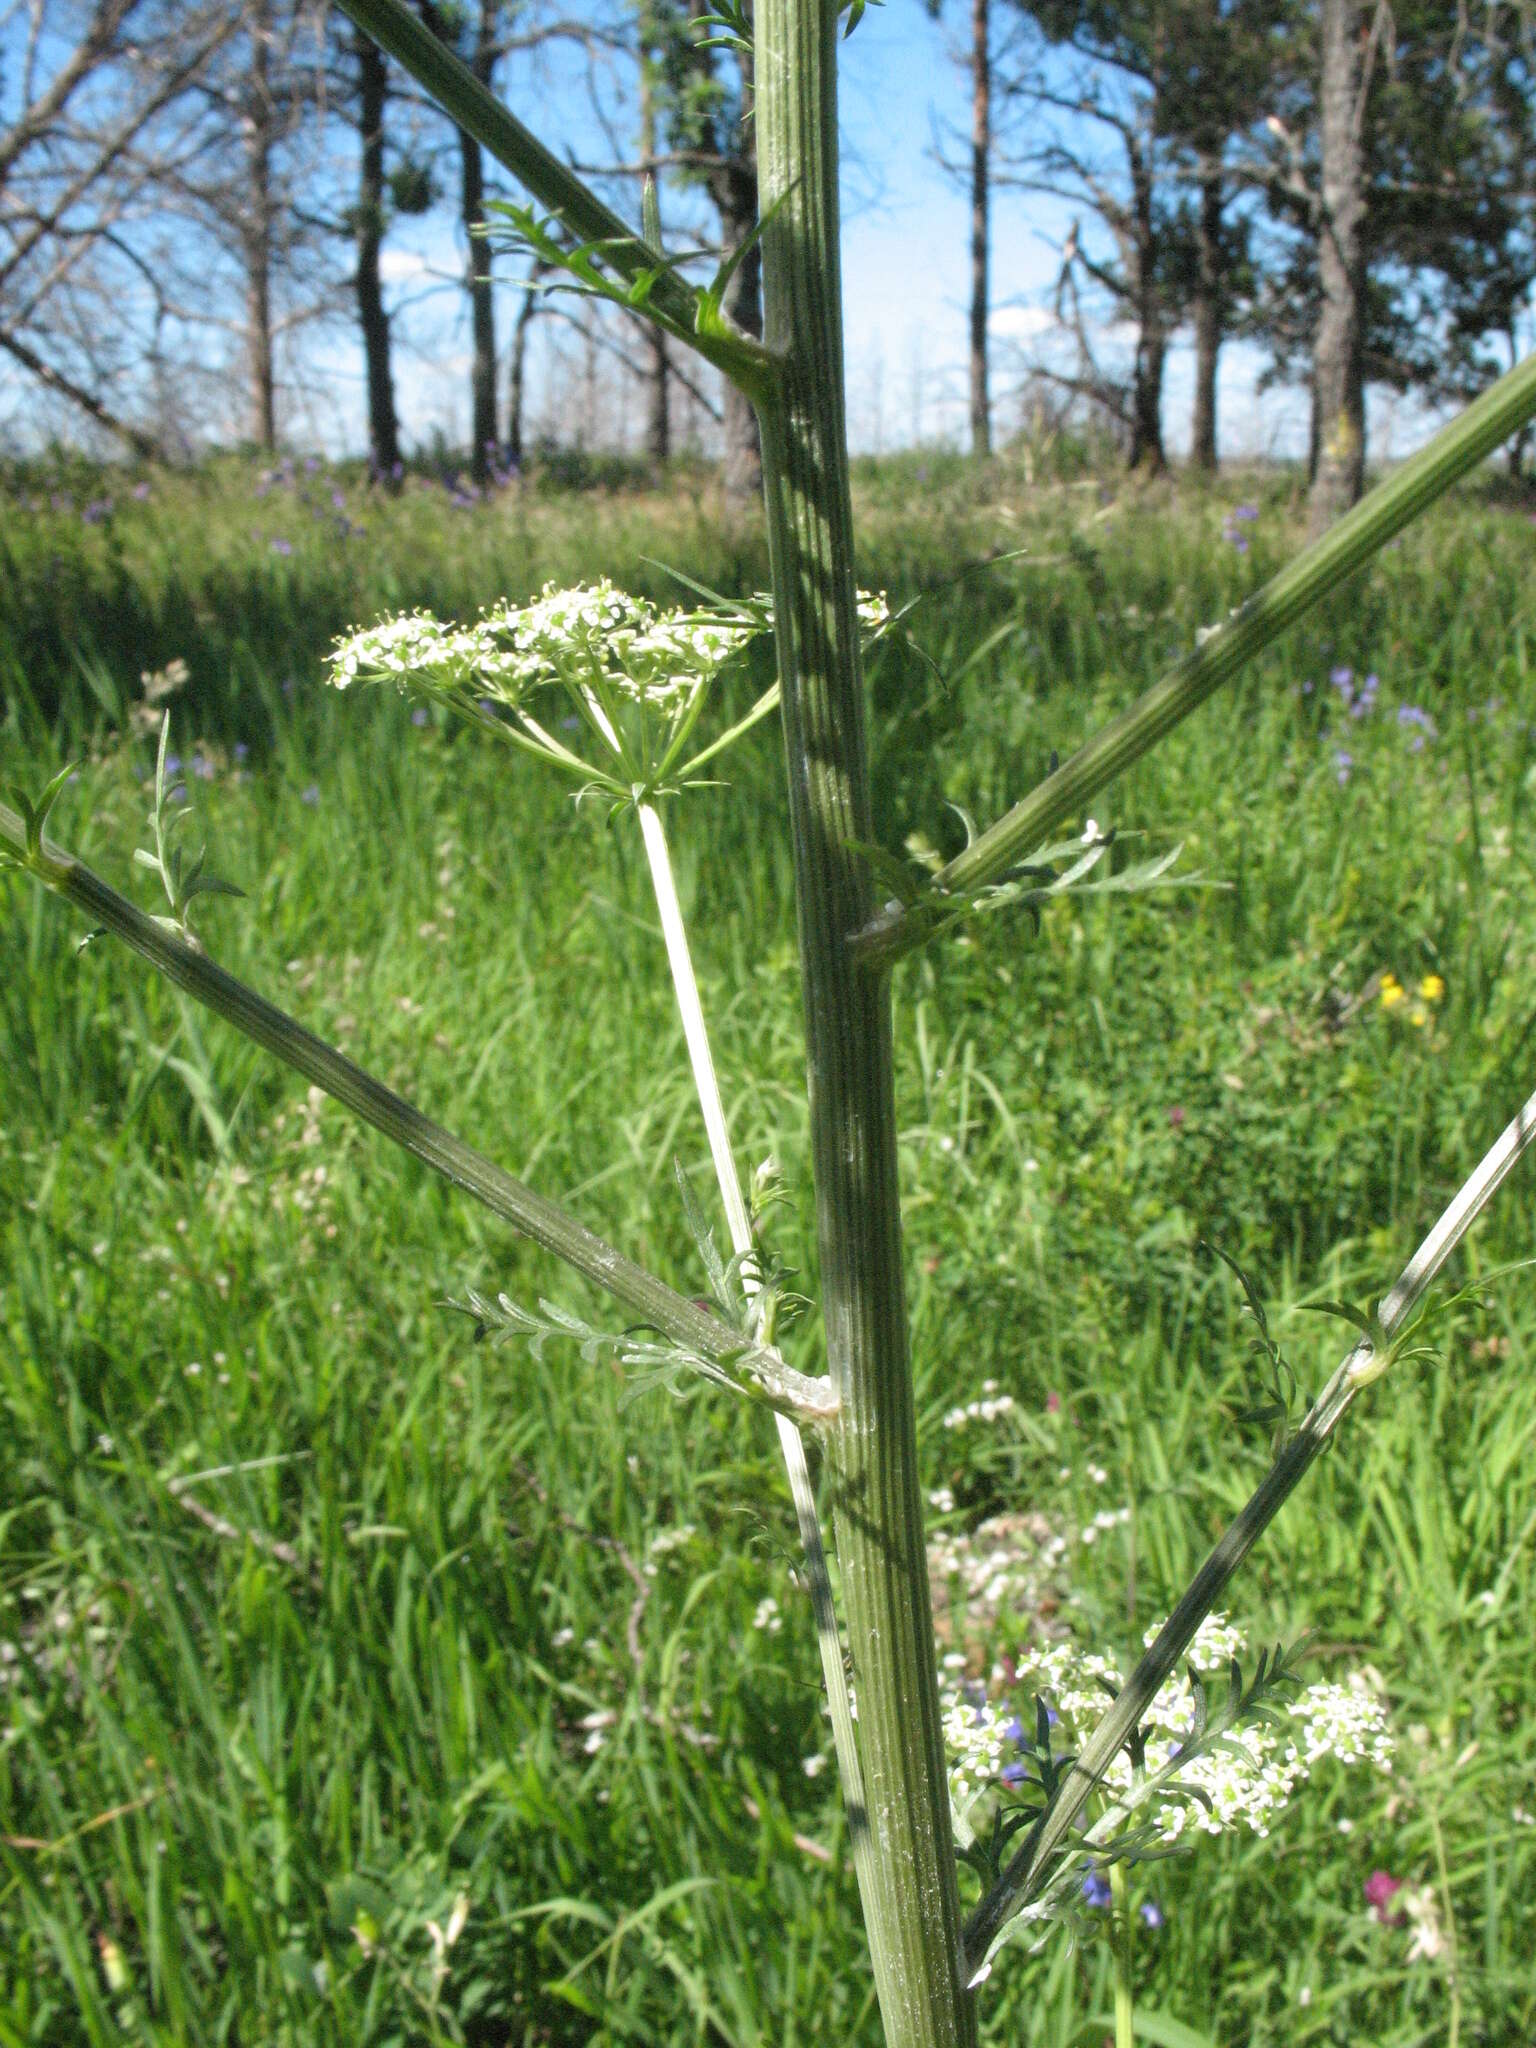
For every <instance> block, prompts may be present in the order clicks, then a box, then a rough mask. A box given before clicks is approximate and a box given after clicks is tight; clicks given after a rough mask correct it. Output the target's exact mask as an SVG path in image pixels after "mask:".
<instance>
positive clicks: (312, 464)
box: [304, 455, 320, 476]
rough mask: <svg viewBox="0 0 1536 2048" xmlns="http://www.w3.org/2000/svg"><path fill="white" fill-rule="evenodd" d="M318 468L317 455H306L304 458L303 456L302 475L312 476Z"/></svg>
mask: <svg viewBox="0 0 1536 2048" xmlns="http://www.w3.org/2000/svg"><path fill="white" fill-rule="evenodd" d="M319 467H320V458H319V456H318V455H306V456H305V458H304V474H305V475H306V476H313V475H314V473H315V471H316V470H317V469H318V468H319Z"/></svg>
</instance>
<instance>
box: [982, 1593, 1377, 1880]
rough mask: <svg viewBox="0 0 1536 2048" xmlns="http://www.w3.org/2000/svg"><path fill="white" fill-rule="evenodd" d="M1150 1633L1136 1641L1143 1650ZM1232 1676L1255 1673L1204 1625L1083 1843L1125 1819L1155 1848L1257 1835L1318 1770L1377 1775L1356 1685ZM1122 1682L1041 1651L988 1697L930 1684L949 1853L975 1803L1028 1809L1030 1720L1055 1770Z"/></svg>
mask: <svg viewBox="0 0 1536 2048" xmlns="http://www.w3.org/2000/svg"><path fill="white" fill-rule="evenodd" d="M1155 1633H1156V1631H1155V1630H1149V1631H1148V1633H1147V1641H1148V1642H1149V1643H1150V1642H1151V1640H1152V1638H1153V1636H1154V1635H1155ZM947 1661H948V1660H946V1662H947ZM1234 1664H1236V1665H1237V1666H1238V1667H1239V1668H1242V1667H1245V1666H1246V1667H1248V1669H1249V1670H1250V1672H1251V1673H1254V1674H1256V1673H1257V1668H1258V1667H1257V1665H1256V1663H1255V1661H1254V1660H1253V1659H1252V1658H1251V1656H1250V1654H1249V1649H1248V1644H1247V1640H1246V1638H1245V1637H1244V1635H1243V1633H1242V1631H1241V1630H1240V1629H1239V1628H1237V1627H1235V1626H1234V1625H1233V1624H1232V1623H1231V1622H1229V1621H1228V1620H1227V1618H1226V1617H1225V1616H1224V1615H1220V1614H1215V1615H1212V1616H1210V1617H1209V1619H1208V1620H1207V1621H1206V1622H1205V1623H1204V1624H1203V1626H1202V1627H1201V1629H1200V1631H1199V1633H1198V1634H1197V1635H1196V1637H1195V1640H1194V1641H1193V1643H1191V1645H1190V1647H1189V1652H1188V1656H1187V1659H1186V1665H1185V1669H1184V1671H1183V1672H1181V1673H1180V1674H1178V1675H1177V1676H1174V1677H1171V1678H1169V1680H1168V1681H1167V1683H1166V1684H1165V1685H1164V1686H1163V1687H1162V1689H1161V1691H1159V1693H1158V1694H1157V1696H1156V1698H1155V1699H1154V1700H1153V1702H1152V1705H1151V1707H1150V1708H1149V1710H1148V1712H1147V1714H1146V1716H1145V1718H1144V1719H1143V1721H1142V1724H1141V1727H1140V1729H1139V1730H1138V1734H1137V1739H1136V1742H1135V1744H1134V1745H1128V1746H1127V1748H1126V1749H1125V1750H1122V1751H1121V1752H1120V1754H1119V1755H1118V1756H1116V1757H1115V1759H1114V1760H1113V1762H1112V1763H1111V1764H1110V1765H1109V1767H1108V1769H1107V1771H1106V1772H1105V1774H1104V1778H1103V1780H1102V1785H1101V1788H1100V1790H1099V1791H1097V1792H1096V1793H1095V1794H1094V1795H1093V1796H1092V1797H1091V1798H1090V1800H1089V1803H1088V1806H1087V1808H1086V1810H1085V1826H1086V1828H1087V1831H1088V1839H1089V1841H1090V1842H1102V1841H1104V1840H1106V1839H1111V1838H1113V1837H1114V1836H1115V1835H1117V1834H1119V1833H1120V1832H1121V1831H1122V1830H1123V1829H1124V1828H1125V1826H1126V1825H1127V1824H1128V1823H1130V1822H1131V1817H1132V1816H1133V1815H1134V1816H1135V1821H1134V1825H1135V1826H1138V1827H1143V1826H1145V1827H1150V1829H1151V1832H1152V1834H1153V1836H1154V1837H1155V1838H1156V1840H1157V1841H1158V1842H1159V1843H1160V1844H1161V1845H1163V1846H1164V1847H1165V1848H1166V1847H1169V1846H1172V1845H1175V1844H1187V1843H1189V1842H1191V1841H1193V1840H1194V1839H1195V1838H1196V1837H1197V1836H1198V1835H1200V1834H1211V1835H1215V1834H1221V1833H1224V1832H1225V1831H1226V1830H1228V1829H1231V1828H1237V1827H1245V1828H1247V1829H1249V1830H1250V1831H1251V1832H1252V1833H1254V1834H1257V1835H1267V1834H1268V1833H1269V1830H1270V1827H1271V1825H1272V1824H1273V1822H1274V1821H1275V1820H1276V1819H1277V1818H1278V1816H1279V1814H1280V1812H1281V1811H1282V1809H1283V1808H1284V1807H1285V1805H1286V1803H1287V1802H1288V1801H1289V1800H1290V1798H1291V1797H1292V1795H1293V1794H1294V1792H1295V1791H1296V1789H1297V1787H1298V1786H1299V1785H1300V1784H1302V1783H1303V1781H1304V1780H1305V1779H1306V1778H1307V1777H1308V1776H1309V1775H1310V1774H1311V1772H1312V1771H1313V1770H1314V1769H1315V1768H1316V1766H1317V1765H1319V1764H1320V1763H1322V1762H1324V1761H1325V1760H1326V1759H1328V1758H1332V1759H1333V1760H1334V1761H1335V1762H1336V1763H1340V1764H1346V1765H1347V1764H1362V1763H1363V1764H1369V1765H1372V1766H1373V1767H1375V1768H1376V1769H1378V1770H1385V1769H1387V1768H1388V1767H1389V1766H1390V1763H1391V1760H1392V1756H1393V1751H1394V1744H1393V1740H1392V1736H1391V1734H1390V1732H1389V1730H1388V1728H1387V1723H1386V1715H1385V1711H1384V1709H1383V1706H1382V1703H1381V1701H1380V1700H1379V1699H1378V1698H1377V1696H1376V1694H1375V1693H1374V1692H1373V1691H1372V1689H1371V1687H1370V1686H1369V1685H1368V1684H1367V1683H1366V1681H1365V1679H1364V1678H1362V1677H1360V1676H1359V1675H1358V1674H1356V1675H1352V1676H1351V1677H1349V1678H1348V1679H1347V1680H1345V1681H1344V1682H1343V1683H1335V1682H1332V1681H1328V1680H1320V1681H1318V1682H1317V1683H1315V1684H1313V1685H1309V1686H1305V1687H1303V1686H1302V1685H1301V1684H1300V1682H1299V1680H1297V1679H1296V1678H1295V1677H1294V1676H1293V1675H1292V1674H1291V1673H1290V1672H1289V1670H1288V1669H1287V1668H1285V1667H1284V1665H1283V1664H1282V1665H1281V1666H1280V1667H1271V1670H1270V1674H1269V1677H1268V1678H1267V1679H1266V1680H1265V1681H1264V1682H1263V1683H1262V1684H1260V1683H1258V1682H1257V1678H1256V1677H1255V1682H1254V1683H1252V1684H1248V1685H1247V1688H1246V1690H1244V1691H1243V1692H1241V1693H1234V1691H1233V1686H1232V1672H1233V1667H1234ZM1123 1683H1124V1678H1123V1674H1122V1672H1121V1670H1120V1666H1119V1664H1118V1663H1117V1661H1116V1660H1115V1659H1114V1658H1112V1657H1106V1656H1102V1655H1099V1654H1097V1653H1095V1652H1093V1651H1086V1650H1081V1649H1079V1648H1078V1647H1077V1646H1076V1644H1073V1643H1050V1644H1045V1645H1040V1646H1033V1647H1031V1648H1029V1649H1027V1650H1024V1651H1022V1652H1020V1654H1019V1655H1018V1657H1017V1659H1016V1660H1015V1662H1014V1665H1013V1668H1012V1672H1011V1674H1010V1678H1009V1682H1008V1684H1007V1686H1006V1690H1004V1691H1003V1692H1002V1694H1001V1696H1000V1697H989V1696H988V1695H987V1693H986V1691H985V1689H984V1688H983V1687H980V1686H979V1685H977V1684H975V1683H974V1682H965V1683H961V1684H959V1685H958V1686H957V1685H955V1684H954V1683H953V1682H951V1684H950V1685H949V1686H948V1687H944V1686H941V1696H942V1703H943V1706H944V1709H945V1719H944V1733H945V1740H946V1743H947V1745H948V1749H949V1755H950V1759H951V1767H950V1788H951V1796H952V1799H953V1802H954V1809H955V1819H956V1826H957V1829H958V1830H959V1831H960V1835H961V1839H962V1841H969V1840H970V1839H972V1838H973V1836H974V1833H975V1822H974V1817H973V1810H974V1809H975V1808H976V1807H977V1806H978V1805H980V1804H981V1803H982V1801H983V1800H984V1799H985V1797H986V1796H987V1795H988V1794H992V1795H994V1796H995V1797H996V1798H999V1799H1005V1798H1006V1797H1007V1796H1008V1794H1009V1789H1010V1788H1012V1787H1019V1788H1020V1796H1023V1797H1025V1798H1026V1800H1030V1799H1033V1800H1035V1801H1036V1802H1037V1801H1038V1798H1039V1784H1040V1779H1041V1776H1042V1770H1041V1756H1042V1753H1041V1751H1040V1749H1039V1747H1038V1744H1037V1714H1038V1713H1039V1712H1040V1711H1042V1710H1043V1712H1044V1714H1045V1717H1046V1721H1047V1723H1048V1726H1049V1730H1050V1749H1051V1753H1052V1755H1053V1756H1054V1757H1055V1758H1056V1759H1057V1761H1058V1762H1059V1761H1060V1760H1061V1759H1062V1758H1063V1757H1066V1756H1069V1755H1073V1754H1076V1753H1077V1752H1078V1751H1079V1750H1081V1748H1082V1747H1083V1745H1084V1743H1085V1742H1086V1740H1087V1738H1088V1736H1089V1735H1090V1734H1091V1733H1092V1731H1093V1728H1094V1726H1095V1724H1096V1723H1097V1722H1098V1721H1099V1719H1100V1718H1101V1717H1102V1715H1103V1714H1104V1711H1105V1709H1106V1708H1107V1707H1108V1705H1109V1703H1110V1700H1111V1699H1112V1697H1113V1696H1114V1694H1115V1693H1117V1692H1118V1691H1119V1690H1120V1688H1121V1686H1122V1684H1123Z"/></svg>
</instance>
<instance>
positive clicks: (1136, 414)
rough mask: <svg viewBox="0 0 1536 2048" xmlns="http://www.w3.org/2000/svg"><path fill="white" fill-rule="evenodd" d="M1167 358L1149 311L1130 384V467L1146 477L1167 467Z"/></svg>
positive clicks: (1156, 322)
mask: <svg viewBox="0 0 1536 2048" xmlns="http://www.w3.org/2000/svg"><path fill="white" fill-rule="evenodd" d="M1167 358H1168V342H1167V337H1166V336H1165V335H1164V333H1163V331H1162V323H1161V319H1160V317H1159V316H1158V315H1156V314H1153V315H1151V316H1150V317H1148V318H1147V319H1146V320H1144V321H1143V324H1142V329H1141V334H1140V337H1139V339H1138V340H1137V343H1136V367H1135V372H1134V378H1133V382H1132V386H1131V464H1130V466H1131V468H1132V469H1140V470H1144V471H1145V472H1146V474H1147V475H1148V476H1161V475H1162V473H1163V471H1164V470H1165V469H1166V468H1167V467H1168V458H1167V456H1166V455H1165V454H1164V453H1163V369H1164V365H1165V364H1166V362H1167Z"/></svg>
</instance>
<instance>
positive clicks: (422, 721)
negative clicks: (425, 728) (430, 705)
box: [411, 704, 432, 725]
mask: <svg viewBox="0 0 1536 2048" xmlns="http://www.w3.org/2000/svg"><path fill="white" fill-rule="evenodd" d="M431 722H432V714H431V712H430V711H429V710H428V709H427V707H426V705H425V704H418V705H417V706H416V709H415V710H414V711H413V712H412V713H411V723H412V725H430V724H431Z"/></svg>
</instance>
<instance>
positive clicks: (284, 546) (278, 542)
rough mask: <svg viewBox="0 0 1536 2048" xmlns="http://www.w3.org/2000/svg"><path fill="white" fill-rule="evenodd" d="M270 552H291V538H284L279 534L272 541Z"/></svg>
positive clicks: (276, 553) (281, 553)
mask: <svg viewBox="0 0 1536 2048" xmlns="http://www.w3.org/2000/svg"><path fill="white" fill-rule="evenodd" d="M272 552H273V554H274V555H291V554H292V553H293V542H292V541H291V540H284V539H283V537H282V535H281V534H279V535H278V536H277V537H276V539H275V540H274V541H273V543H272Z"/></svg>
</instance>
